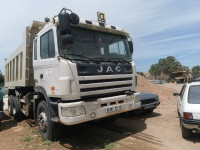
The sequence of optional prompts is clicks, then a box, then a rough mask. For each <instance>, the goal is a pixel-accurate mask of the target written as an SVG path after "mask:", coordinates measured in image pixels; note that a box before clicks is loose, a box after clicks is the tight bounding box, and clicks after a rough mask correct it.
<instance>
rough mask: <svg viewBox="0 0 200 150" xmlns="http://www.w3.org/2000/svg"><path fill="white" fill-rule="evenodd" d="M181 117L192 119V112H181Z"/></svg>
mask: <svg viewBox="0 0 200 150" xmlns="http://www.w3.org/2000/svg"><path fill="white" fill-rule="evenodd" d="M183 118H184V119H193V116H192V113H189V112H184V113H183Z"/></svg>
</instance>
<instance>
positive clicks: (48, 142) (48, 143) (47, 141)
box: [43, 140, 53, 146]
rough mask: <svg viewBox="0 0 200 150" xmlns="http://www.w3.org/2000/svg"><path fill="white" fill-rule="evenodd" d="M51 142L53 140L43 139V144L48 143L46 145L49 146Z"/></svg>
mask: <svg viewBox="0 0 200 150" xmlns="http://www.w3.org/2000/svg"><path fill="white" fill-rule="evenodd" d="M52 143H53V142H52V141H50V140H45V141H44V142H43V145H48V146H50V145H51V144H52Z"/></svg>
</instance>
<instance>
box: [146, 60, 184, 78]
mask: <svg viewBox="0 0 200 150" xmlns="http://www.w3.org/2000/svg"><path fill="white" fill-rule="evenodd" d="M180 67H181V64H180V62H178V61H177V60H176V58H175V57H173V56H168V57H167V58H162V59H159V61H158V63H156V64H153V65H151V67H150V70H149V73H150V74H151V75H152V76H154V77H155V78H158V79H163V80H172V79H173V74H172V72H175V71H177V70H178V68H180Z"/></svg>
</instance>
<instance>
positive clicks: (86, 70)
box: [5, 9, 141, 139]
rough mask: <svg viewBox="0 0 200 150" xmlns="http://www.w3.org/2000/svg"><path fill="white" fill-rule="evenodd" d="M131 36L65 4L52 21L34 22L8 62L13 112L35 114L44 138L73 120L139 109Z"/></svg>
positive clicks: (53, 136) (83, 120)
mask: <svg viewBox="0 0 200 150" xmlns="http://www.w3.org/2000/svg"><path fill="white" fill-rule="evenodd" d="M128 38H130V36H129V34H128V33H127V32H126V31H125V30H124V29H122V28H119V27H116V26H111V25H108V24H106V23H105V22H95V21H89V20H84V19H79V17H78V15H76V14H75V13H73V12H71V11H70V13H68V12H67V9H63V10H61V12H60V13H59V14H58V16H55V17H54V18H53V20H52V21H50V20H49V19H46V22H45V23H41V22H36V21H34V22H33V24H32V25H31V26H30V27H27V28H26V31H25V38H24V39H26V40H25V42H24V43H23V44H22V45H21V46H20V47H19V48H18V49H17V50H16V51H15V52H14V53H13V54H12V55H11V56H10V57H9V58H8V59H7V60H6V63H5V64H6V71H5V72H6V86H7V87H8V88H9V102H8V104H9V108H10V111H9V113H10V115H13V116H14V117H15V118H16V119H18V118H19V116H21V112H22V113H23V114H25V115H26V116H28V115H30V114H31V113H33V114H34V117H35V120H36V122H37V124H38V128H39V131H40V133H41V135H42V137H43V138H44V139H53V138H57V137H58V133H59V131H58V130H59V129H58V128H57V126H59V123H62V124H64V125H74V124H79V123H82V122H87V121H91V120H95V119H99V118H104V117H109V116H112V115H116V114H119V113H122V112H127V111H130V110H134V109H139V108H140V107H141V102H140V94H139V93H137V92H136V86H137V75H136V66H135V63H134V62H133V61H132V53H133V45H132V42H131V41H128ZM18 108H20V111H21V112H19V109H18ZM16 109H17V111H16ZM13 110H15V112H13ZM18 112H19V113H18Z"/></svg>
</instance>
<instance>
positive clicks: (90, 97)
mask: <svg viewBox="0 0 200 150" xmlns="http://www.w3.org/2000/svg"><path fill="white" fill-rule="evenodd" d="M125 92H126V91H120V92H113V93H105V94H97V95H88V96H82V97H81V100H82V101H96V99H98V98H106V97H113V96H119V95H124V94H125Z"/></svg>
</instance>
